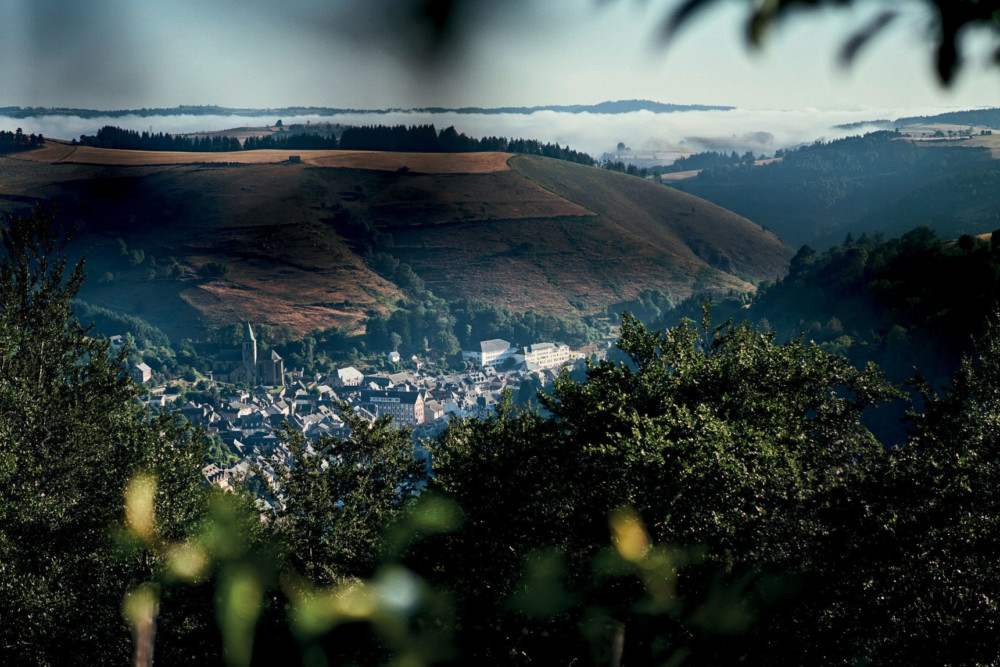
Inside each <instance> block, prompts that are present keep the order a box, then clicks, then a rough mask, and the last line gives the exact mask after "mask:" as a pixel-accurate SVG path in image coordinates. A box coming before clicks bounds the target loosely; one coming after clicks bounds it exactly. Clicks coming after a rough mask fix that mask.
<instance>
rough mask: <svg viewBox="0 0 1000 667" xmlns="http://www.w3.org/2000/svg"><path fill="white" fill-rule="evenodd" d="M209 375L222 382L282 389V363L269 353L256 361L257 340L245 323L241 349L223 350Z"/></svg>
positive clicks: (283, 365)
mask: <svg viewBox="0 0 1000 667" xmlns="http://www.w3.org/2000/svg"><path fill="white" fill-rule="evenodd" d="M212 374H213V376H214V377H215V379H216V380H220V381H222V382H248V383H249V384H251V385H258V384H265V385H269V386H277V387H284V386H285V362H284V360H282V358H281V356H280V355H279V354H278V353H277V352H275V351H274V350H271V353H270V354H269V355H265V358H263V359H258V358H257V337H256V336H254V334H253V329H252V328H251V327H250V323H249V322H247V326H246V332H245V333H244V335H243V343H242V344H241V346H240V349H231V350H222V351H221V352H220V353H219V354H218V355H216V357H215V359H214V360H213V361H212Z"/></svg>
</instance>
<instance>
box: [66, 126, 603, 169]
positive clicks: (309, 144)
mask: <svg viewBox="0 0 1000 667" xmlns="http://www.w3.org/2000/svg"><path fill="white" fill-rule="evenodd" d="M79 143H80V144H82V145H84V146H95V147H98V148H121V149H127V150H147V151H192V152H222V151H239V150H259V149H266V148H271V149H280V150H332V149H341V150H366V151H398V152H413V153H470V152H479V151H499V152H510V153H523V154H527V155H542V156H545V157H552V158H557V159H560V160H569V161H571V162H577V163H579V164H585V165H594V164H596V163H595V162H594V159H593V158H591V157H590V156H589V155H587V154H586V153H581V152H579V151H575V150H573V149H571V148H569V147H568V146H560V145H559V144H549V143H545V142H541V141H538V140H536V139H507V138H506V137H484V138H482V139H474V138H472V137H468V136H466V135H465V134H463V133H459V132H458V131H456V130H455V128H454V127H447V128H445V129H443V130H441V131H438V130H436V129H435V127H434V126H433V125H412V126H409V127H407V126H405V125H394V126H388V125H370V126H361V127H348V128H346V129H345V130H344V132H343V134H342V135H341V137H340V139H339V141H338V139H337V138H336V137H335V136H332V135H327V134H320V133H309V132H294V133H288V134H284V133H280V132H279V133H275V134H270V135H268V136H265V137H248V138H247V139H246V140H245V141H243V142H242V143H241V142H240V140H239V139H237V138H235V137H225V136H212V137H198V138H195V137H185V136H182V135H171V134H166V133H163V132H159V133H155V134H153V133H150V132H138V131H136V130H125V129H122V128H120V127H113V126H110V125H107V126H105V127H102V128H101V129H100V130H98V131H97V134H94V135H81V137H80V140H79Z"/></svg>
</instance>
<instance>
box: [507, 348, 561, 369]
mask: <svg viewBox="0 0 1000 667" xmlns="http://www.w3.org/2000/svg"><path fill="white" fill-rule="evenodd" d="M516 358H517V360H518V361H523V362H524V365H525V366H526V367H527V369H528V370H537V369H539V368H552V367H554V366H561V365H563V364H566V363H569V361H570V360H571V359H572V352H571V350H570V349H569V346H568V345H564V344H562V343H535V344H534V345H528V346H527V347H525V348H524V349H523V351H522V352H520V353H518V354H517V356H516Z"/></svg>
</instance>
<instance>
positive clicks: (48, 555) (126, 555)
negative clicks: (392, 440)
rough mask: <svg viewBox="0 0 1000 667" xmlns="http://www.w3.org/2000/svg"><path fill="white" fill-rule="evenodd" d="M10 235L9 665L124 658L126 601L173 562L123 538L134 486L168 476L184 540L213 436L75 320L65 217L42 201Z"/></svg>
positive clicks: (3, 306) (1, 412)
mask: <svg viewBox="0 0 1000 667" xmlns="http://www.w3.org/2000/svg"><path fill="white" fill-rule="evenodd" d="M0 236H2V241H3V251H4V254H3V256H2V258H0V608H3V609H4V610H5V614H6V619H5V621H4V622H2V623H0V662H4V663H7V664H15V663H17V664H39V665H44V664H66V663H76V662H79V661H83V660H86V661H88V662H91V663H111V662H116V663H122V662H124V661H125V660H127V659H128V656H129V654H130V652H131V649H130V643H131V642H130V635H129V630H128V627H127V626H126V624H125V621H124V619H123V618H122V615H121V605H122V600H123V597H124V595H125V593H126V592H127V591H128V590H130V589H131V588H133V587H135V586H136V585H138V584H139V583H141V582H143V581H146V580H149V579H151V578H153V576H154V571H155V570H156V569H157V568H158V567H159V564H158V560H157V558H156V557H155V555H154V554H153V553H151V552H150V551H147V550H145V549H143V548H135V549H133V548H127V549H121V548H119V546H120V545H119V544H118V543H117V542H116V541H115V539H114V538H113V535H114V534H115V531H114V529H113V528H114V524H115V523H116V522H121V523H124V521H123V519H124V508H123V497H124V493H125V489H126V488H127V486H128V484H129V482H130V480H131V479H132V478H133V477H134V476H136V475H137V474H139V473H144V474H146V475H149V476H151V477H152V478H155V479H157V489H158V491H157V494H156V496H155V505H156V510H157V517H158V523H157V527H156V532H157V534H158V535H159V536H162V537H163V538H165V539H171V538H177V537H179V535H180V534H181V533H182V532H183V530H184V528H185V527H186V526H188V525H189V524H190V522H191V521H192V520H193V519H194V518H195V517H196V516H198V514H199V513H200V511H201V503H202V494H201V492H200V490H199V482H200V479H199V478H200V475H199V472H198V470H199V462H200V461H201V452H200V450H199V445H198V444H197V443H195V442H194V441H193V440H192V439H191V438H190V434H188V433H186V432H183V431H181V430H178V429H177V428H176V427H175V426H174V425H173V424H172V423H171V422H170V420H169V418H167V417H164V418H159V419H150V417H149V416H148V414H147V413H146V411H145V410H144V409H143V408H142V407H141V405H140V404H138V403H137V402H136V400H135V398H136V396H137V395H138V393H139V391H138V390H137V388H136V386H135V385H134V384H133V383H132V381H131V379H130V378H129V376H128V374H127V373H126V372H125V367H124V360H125V354H126V353H125V352H122V353H121V354H120V355H119V356H118V357H116V358H111V357H110V356H109V344H108V342H107V341H106V340H98V339H95V338H91V337H90V336H88V329H87V328H86V327H83V326H81V325H80V324H79V323H78V322H77V321H76V320H75V319H74V317H73V310H72V307H71V301H72V299H73V297H74V296H76V294H77V292H78V291H79V289H80V285H81V284H82V282H83V280H84V273H83V262H82V261H81V262H80V263H78V264H77V265H76V266H75V267H74V268H72V269H71V270H69V271H68V272H67V260H66V255H65V245H66V242H67V240H68V238H69V236H68V235H67V234H66V233H65V230H64V228H63V227H62V225H61V224H59V223H57V222H56V221H55V220H54V217H53V216H52V215H51V214H49V213H45V212H42V211H35V212H33V213H31V214H30V215H28V216H26V217H21V218H11V219H10V220H9V221H8V223H7V225H6V226H5V227H4V228H3V229H2V230H0ZM166 632H167V634H168V635H169V634H170V633H171V632H172V628H168V629H167V630H166Z"/></svg>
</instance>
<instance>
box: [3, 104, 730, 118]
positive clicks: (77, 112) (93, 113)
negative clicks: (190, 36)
mask: <svg viewBox="0 0 1000 667" xmlns="http://www.w3.org/2000/svg"><path fill="white" fill-rule="evenodd" d="M735 108H736V107H728V106H707V105H703V104H665V103H663V102H653V101H650V100H618V101H616V102H600V103H598V104H570V105H558V104H554V105H548V106H537V107H488V108H486V107H461V108H457V109H450V108H446V107H421V108H417V109H402V108H392V109H342V108H337V107H281V108H277V109H249V108H235V107H220V106H214V105H207V106H178V107H171V108H163V107H158V108H152V109H147V108H142V109H114V110H100V109H76V108H71V107H0V116H6V117H8V118H30V117H33V116H77V117H79V118H120V117H122V116H285V117H291V118H294V117H295V116H335V115H339V114H347V113H356V114H388V113H399V112H414V113H431V114H438V113H460V114H501V113H510V114H524V115H529V114H533V113H535V112H537V111H560V112H563V113H600V114H621V113H632V112H635V111H652V112H653V113H677V112H683V111H732V110H733V109H735Z"/></svg>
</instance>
